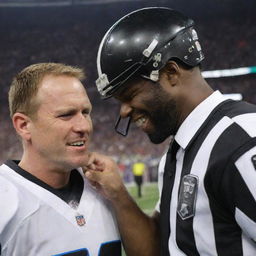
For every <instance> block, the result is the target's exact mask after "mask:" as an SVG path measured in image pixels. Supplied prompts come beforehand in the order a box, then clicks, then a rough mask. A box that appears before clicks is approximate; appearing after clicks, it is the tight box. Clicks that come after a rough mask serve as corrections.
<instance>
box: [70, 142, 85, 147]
mask: <svg viewBox="0 0 256 256" xmlns="http://www.w3.org/2000/svg"><path fill="white" fill-rule="evenodd" d="M83 145H84V141H77V142H74V143H70V146H83Z"/></svg>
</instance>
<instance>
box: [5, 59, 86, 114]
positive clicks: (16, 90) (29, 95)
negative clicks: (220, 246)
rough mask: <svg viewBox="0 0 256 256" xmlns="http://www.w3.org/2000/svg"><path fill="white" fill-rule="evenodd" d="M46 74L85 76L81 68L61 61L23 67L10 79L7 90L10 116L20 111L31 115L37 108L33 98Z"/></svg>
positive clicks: (78, 77) (79, 77) (81, 77)
mask: <svg viewBox="0 0 256 256" xmlns="http://www.w3.org/2000/svg"><path fill="white" fill-rule="evenodd" d="M46 75H55V76H60V75H66V76H71V77H75V78H77V79H79V80H80V81H82V80H83V79H84V78H85V75H84V72H83V70H82V69H80V68H77V67H72V66H68V65H65V64H62V63H38V64H33V65H30V66H28V67H26V68H24V69H23V70H22V71H21V72H20V73H18V74H17V75H16V76H15V77H14V78H13V80H12V83H11V86H10V90H9V110H10V116H11V117H12V116H13V115H14V114H15V113H17V112H20V113H23V114H26V115H28V116H32V115H33V114H35V113H36V111H37V109H38V104H37V101H36V100H35V98H36V95H37V92H38V89H39V86H40V83H41V81H42V80H43V78H44V76H46Z"/></svg>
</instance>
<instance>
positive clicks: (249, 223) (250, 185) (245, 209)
mask: <svg viewBox="0 0 256 256" xmlns="http://www.w3.org/2000/svg"><path fill="white" fill-rule="evenodd" d="M234 158H235V159H234V161H231V164H229V165H228V166H227V168H226V169H225V172H224V174H223V177H222V182H221V183H222V185H221V187H222V188H221V191H220V192H221V195H222V196H223V197H224V198H225V201H226V204H227V205H226V206H228V208H229V209H230V210H231V211H232V213H233V216H234V218H235V220H236V222H237V224H238V225H239V226H240V228H241V230H242V232H243V233H244V235H246V236H248V237H249V238H250V239H252V240H253V241H255V242H256V146H254V147H252V148H250V149H248V150H246V151H245V152H243V153H242V154H241V155H240V156H239V157H238V158H237V157H234ZM222 192H223V193H222Z"/></svg>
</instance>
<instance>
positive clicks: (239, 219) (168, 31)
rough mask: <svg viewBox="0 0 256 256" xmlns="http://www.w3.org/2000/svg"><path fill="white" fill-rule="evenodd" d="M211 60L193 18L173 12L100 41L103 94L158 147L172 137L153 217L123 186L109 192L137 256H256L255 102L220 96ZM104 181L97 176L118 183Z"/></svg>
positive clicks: (147, 16) (140, 13)
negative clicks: (208, 70) (205, 69)
mask: <svg viewBox="0 0 256 256" xmlns="http://www.w3.org/2000/svg"><path fill="white" fill-rule="evenodd" d="M203 59H204V55H203V52H202V50H201V46H200V43H199V39H198V36H197V33H196V31H195V28H194V23H193V21H192V20H191V19H189V18H187V17H185V16H184V15H183V14H181V13H179V12H177V11H175V10H172V9H168V8H159V7H156V8H145V9H140V10H137V11H134V12H132V13H130V14H128V15H126V16H125V17H123V18H122V19H120V20H119V21H117V22H116V23H115V24H114V25H113V26H112V28H111V29H109V30H108V32H107V34H106V35H105V36H104V38H103V40H102V42H101V45H100V48H99V51H98V58H97V67H98V73H99V78H98V80H97V82H96V83H97V88H98V91H99V93H100V94H101V96H102V97H103V98H108V97H112V96H114V97H115V98H116V99H117V100H118V101H120V102H121V109H120V115H121V117H122V119H120V120H124V119H125V118H128V119H129V121H132V122H134V123H135V124H136V125H137V126H138V127H139V128H141V130H142V131H144V132H145V133H146V134H147V135H148V137H149V139H150V140H151V141H152V142H153V143H156V144H158V143H161V142H163V141H164V140H166V139H167V138H168V137H170V136H172V137H173V140H172V143H171V145H170V149H169V150H168V152H167V154H165V155H164V156H163V158H162V160H161V162H160V165H159V187H160V194H161V198H160V200H159V203H158V205H157V207H156V211H155V213H154V215H153V216H152V217H149V216H147V215H145V214H143V213H142V212H141V211H140V210H139V209H138V208H136V207H135V206H134V203H133V202H132V200H131V199H130V198H129V196H128V195H127V192H126V191H123V190H121V192H120V190H118V189H119V188H120V184H116V186H115V187H112V188H111V189H112V191H111V196H110V197H109V199H110V201H111V202H112V205H113V206H114V208H115V209H116V215H117V217H119V219H121V220H120V221H119V226H120V228H121V230H122V229H124V230H127V232H126V237H124V239H126V240H127V241H130V244H131V245H132V246H133V248H134V254H131V255H136V256H139V255H147V256H150V255H154V256H156V255H164V256H167V255H173V256H185V255H187V256H198V255H202V256H242V255H243V256H255V255H256V106H255V105H252V104H249V103H246V102H243V101H240V102H236V101H233V100H226V99H225V98H224V97H223V95H222V94H221V92H219V91H213V89H212V88H211V87H210V85H209V84H208V83H207V82H206V81H205V80H204V78H203V77H202V74H201V70H200V63H201V61H202V60H203ZM129 121H128V122H127V123H129ZM120 123H122V122H119V124H120ZM116 127H117V131H119V130H120V129H119V125H117V126H116ZM126 130H128V127H127V129H126ZM105 175H106V173H104V172H102V173H100V172H96V173H95V174H93V179H94V180H97V181H104V182H105V183H104V186H105V188H106V187H107V186H108V185H109V187H111V185H113V184H115V183H114V180H113V177H112V178H111V180H109V181H107V179H106V177H105ZM103 178H104V179H103ZM101 184H103V183H101ZM118 193H119V194H118ZM117 195H118V196H117ZM117 198H118V199H120V200H116V199H117ZM120 216H122V218H121V217H120ZM159 228H160V232H161V243H160V245H161V246H159V247H158V245H157V243H156V242H155V241H158V240H159V236H158V233H157V232H158V230H159ZM139 234H141V236H140V235H139ZM152 241H154V243H153V242H152ZM160 248H161V253H160V252H159V250H160Z"/></svg>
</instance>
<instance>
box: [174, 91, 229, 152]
mask: <svg viewBox="0 0 256 256" xmlns="http://www.w3.org/2000/svg"><path fill="white" fill-rule="evenodd" d="M225 100H226V98H225V97H224V96H223V95H222V94H221V93H220V92H219V91H215V92H214V93H212V94H211V95H210V96H209V97H207V98H206V99H205V100H204V101H202V102H201V103H200V104H199V105H198V106H197V107H196V108H195V109H193V111H192V112H191V113H190V114H189V115H188V116H187V117H186V119H185V120H184V121H183V123H182V124H181V126H180V128H179V129H178V131H177V133H176V135H175V137H174V139H175V140H176V142H177V143H178V144H179V145H180V147H182V148H183V149H185V148H186V147H187V145H188V144H189V142H190V141H191V139H192V138H193V136H194V135H195V133H196V132H197V131H198V130H199V128H200V127H201V126H202V124H203V123H204V121H205V120H206V119H207V117H208V116H209V115H210V113H211V112H212V111H213V109H214V108H215V107H216V106H217V105H219V104H220V103H221V102H223V101H225Z"/></svg>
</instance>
